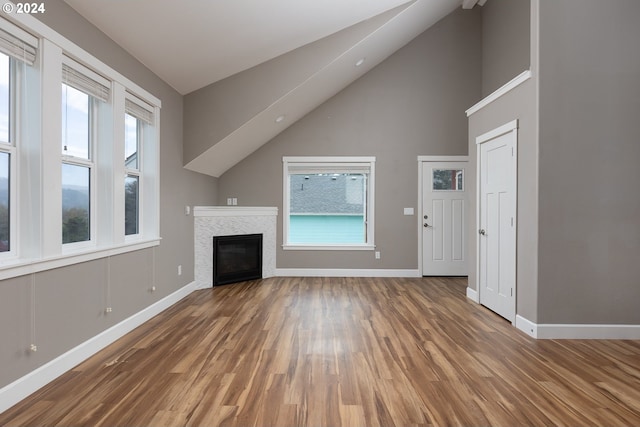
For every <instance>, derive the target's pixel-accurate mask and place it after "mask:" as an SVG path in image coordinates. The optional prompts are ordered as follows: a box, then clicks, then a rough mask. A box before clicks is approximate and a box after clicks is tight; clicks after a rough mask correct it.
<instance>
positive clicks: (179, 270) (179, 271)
mask: <svg viewBox="0 0 640 427" xmlns="http://www.w3.org/2000/svg"><path fill="white" fill-rule="evenodd" d="M178 276H182V264H180V265H179V266H178Z"/></svg>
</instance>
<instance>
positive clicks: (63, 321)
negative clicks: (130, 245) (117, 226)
mask: <svg viewBox="0 0 640 427" xmlns="http://www.w3.org/2000/svg"><path fill="white" fill-rule="evenodd" d="M37 17H38V18H39V19H41V20H42V21H43V22H44V23H45V24H47V25H48V26H50V27H51V28H53V29H54V30H56V31H58V32H59V33H61V34H62V35H63V36H65V37H67V38H68V39H70V40H71V41H73V42H75V43H76V44H78V45H79V46H80V47H82V48H84V49H85V50H87V51H88V52H89V53H91V54H92V55H94V56H95V57H97V58H98V59H100V60H102V61H103V62H105V63H106V64H108V65H109V66H111V67H112V68H114V69H116V70H117V71H119V72H120V73H122V74H123V75H125V76H127V77H128V78H129V79H131V80H132V81H134V82H136V83H137V84H138V85H140V86H141V87H143V88H144V89H146V90H148V91H149V92H151V93H153V94H154V95H155V96H157V97H158V98H160V99H161V100H162V110H161V128H160V145H161V148H160V169H161V176H160V235H161V237H162V242H161V244H160V246H159V247H156V248H154V249H148V250H142V251H136V252H131V253H127V254H123V255H119V256H115V257H111V258H109V259H107V258H105V259H100V260H96V261H92V262H87V263H81V264H76V265H73V266H70V267H65V268H60V269H55V270H50V271H46V272H42V273H38V274H35V275H33V276H25V277H18V278H15V279H9V280H4V281H2V282H0V343H1V345H0V366H1V368H0V387H2V386H5V385H7V384H9V383H11V382H12V381H14V380H16V379H17V378H20V377H21V376H23V375H25V374H27V373H28V372H30V371H32V370H33V369H35V368H37V367H38V366H40V365H42V364H44V363H46V362H48V361H50V360H52V359H53V358H55V357H57V356H59V355H60V354H62V353H64V352H66V351H67V350H69V349H71V348H73V347H75V346H76V345H78V344H80V343H82V342H83V341H86V340H87V339H89V338H91V337H92V336H94V335H96V334H98V333H100V332H101V331H103V330H105V329H106V328H108V327H110V326H112V325H114V324H116V323H118V322H120V321H122V320H123V319H125V318H127V317H129V316H131V315H132V314H134V313H136V312H138V311H140V310H142V309H144V308H145V307H147V306H149V305H150V304H153V303H154V302H156V301H158V300H159V299H161V298H163V297H165V296H166V295H168V294H170V293H172V292H174V291H176V290H177V289H179V288H181V287H183V286H185V285H186V284H188V283H190V282H192V281H193V217H192V216H185V215H184V206H185V205H191V206H193V205H212V204H214V203H215V201H216V198H217V193H216V192H217V180H216V179H214V178H211V177H207V176H204V175H200V174H196V173H193V172H190V171H186V170H184V169H183V168H182V164H183V162H182V110H183V105H182V102H183V101H182V96H181V95H180V94H178V93H177V92H176V91H174V90H173V89H172V88H171V87H169V86H168V85H167V84H166V83H164V82H162V81H161V80H160V79H159V78H158V77H156V76H155V75H154V74H152V73H151V72H150V71H149V70H148V69H147V68H145V67H144V66H143V65H142V64H140V63H139V62H138V61H136V60H135V59H134V58H132V57H131V56H130V55H129V54H127V53H126V52H125V51H124V50H123V49H121V48H120V47H118V46H117V45H116V44H115V43H114V42H113V41H112V40H110V39H109V38H107V37H106V36H105V35H104V34H102V33H101V32H99V31H97V29H96V28H95V27H93V26H92V25H91V24H89V23H88V22H87V21H86V20H84V19H83V18H82V17H80V16H79V15H78V14H77V13H76V12H75V11H73V10H72V9H71V8H70V7H69V6H67V5H66V3H64V2H63V1H61V0H47V12H46V13H45V14H42V15H37ZM154 256H155V262H154V259H153V258H154ZM154 264H155V269H156V270H155V277H156V283H155V285H156V287H157V291H156V292H154V293H151V292H149V288H150V287H151V284H152V283H151V278H152V277H153V275H154V272H153V271H152V266H153V265H154ZM178 264H182V267H183V274H182V276H178V275H177V265H178ZM108 272H109V274H110V279H111V280H110V283H108V282H107V273H108ZM108 298H109V303H110V304H109V305H110V306H111V307H113V312H112V313H110V314H109V315H105V313H104V309H105V307H106V305H105V304H106V303H107V299H108ZM31 319H34V322H32V320H31ZM33 341H35V344H37V345H38V352H37V353H29V352H28V351H27V350H28V348H29V345H30V344H31V343H32V342H33Z"/></svg>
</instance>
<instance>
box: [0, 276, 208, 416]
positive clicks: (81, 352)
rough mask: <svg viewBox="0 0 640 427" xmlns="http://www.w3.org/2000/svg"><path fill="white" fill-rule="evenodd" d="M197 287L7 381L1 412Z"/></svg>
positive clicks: (0, 401)
mask: <svg viewBox="0 0 640 427" xmlns="http://www.w3.org/2000/svg"><path fill="white" fill-rule="evenodd" d="M195 289H196V282H191V283H190V284H188V285H186V286H184V287H183V288H180V289H178V290H177V291H175V292H174V293H172V294H170V295H167V296H166V297H164V298H163V299H161V300H160V301H158V302H156V303H154V304H152V305H150V306H149V307H147V308H145V309H143V310H142V311H140V312H138V313H136V314H134V315H133V316H131V317H129V318H127V319H125V320H123V321H122V322H120V323H118V324H117V325H114V326H112V327H110V328H109V329H107V330H105V331H103V332H101V333H99V334H98V335H96V336H94V337H93V338H90V339H88V340H87V341H85V342H83V343H82V344H80V345H78V346H77V347H75V348H72V349H71V350H69V351H67V352H66V353H64V354H62V355H60V356H58V357H56V358H55V359H53V360H51V361H50V362H47V363H46V364H44V365H42V366H41V367H39V368H37V369H35V370H33V371H31V372H29V373H28V374H27V375H25V376H23V377H22V378H18V379H17V380H15V381H14V382H12V383H11V384H8V385H6V386H5V387H3V388H2V389H0V413H2V412H4V411H6V410H7V409H9V408H10V407H12V406H13V405H15V404H16V403H18V402H20V401H21V400H22V399H24V398H26V397H27V396H29V395H30V394H32V393H34V392H35V391H37V390H38V389H40V388H42V387H44V386H45V385H47V384H48V383H50V382H51V381H53V380H54V379H56V378H58V377H59V376H60V375H62V374H64V373H65V372H67V371H69V370H70V369H73V368H74V367H75V366H76V365H78V364H79V363H81V362H83V361H84V360H86V359H88V358H89V357H91V356H93V355H94V354H95V353H97V352H98V351H100V350H102V349H103V348H105V347H106V346H108V345H109V344H111V343H113V342H115V341H116V340H117V339H119V338H121V337H122V336H124V335H126V334H127V333H129V332H131V331H132V330H133V329H135V328H137V327H138V326H140V325H142V324H143V323H144V322H146V321H147V320H149V319H151V318H152V317H154V316H156V315H157V314H159V313H161V312H162V311H164V310H166V309H167V308H169V307H171V306H172V305H173V304H175V303H177V302H178V301H180V300H181V299H183V298H184V297H186V296H187V295H189V294H190V293H191V292H193V291H194V290H195Z"/></svg>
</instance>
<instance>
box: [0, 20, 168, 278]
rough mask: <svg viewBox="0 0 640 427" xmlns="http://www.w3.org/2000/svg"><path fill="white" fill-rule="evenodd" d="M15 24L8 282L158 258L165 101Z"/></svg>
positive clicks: (4, 75)
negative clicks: (134, 254) (114, 259)
mask: <svg viewBox="0 0 640 427" xmlns="http://www.w3.org/2000/svg"><path fill="white" fill-rule="evenodd" d="M14 18H15V19H16V22H17V23H18V25H20V26H18V25H15V24H13V23H11V22H9V21H7V20H5V19H4V18H2V17H0V273H1V274H2V277H3V278H10V277H17V276H21V275H25V274H29V273H33V272H38V271H44V270H49V269H52V268H58V267H63V266H66V265H71V264H75V263H77V262H86V261H89V260H92V259H99V258H103V257H105V256H112V255H116V254H120V253H126V252H129V251H132V250H140V249H144V248H149V247H153V246H157V245H158V244H159V172H160V171H159V164H160V163H159V129H158V123H159V112H160V104H161V103H160V100H159V99H157V98H156V97H154V96H153V95H152V94H150V93H148V92H147V91H145V90H144V89H142V88H141V87H139V86H138V85H136V84H135V83H134V82H132V81H130V80H129V79H127V78H126V77H124V76H122V75H121V74H119V73H117V72H116V71H115V70H113V69H112V68H110V67H109V66H107V65H105V64H103V63H102V62H100V61H99V60H97V59H96V58H94V57H92V56H91V55H89V54H88V53H87V52H85V51H83V50H82V49H81V48H79V47H78V46H77V45H75V44H73V43H71V42H69V41H68V40H66V39H65V38H64V37H62V36H60V35H59V34H57V33H55V32H54V31H52V30H51V29H49V28H47V27H46V26H45V25H44V24H42V23H41V22H39V21H37V20H33V19H31V20H27V21H23V19H22V18H24V17H22V16H17V15H16V16H15V17H14ZM26 18H29V17H26ZM44 70H47V72H43V71H44ZM134 94H135V96H134ZM18 196H19V197H18Z"/></svg>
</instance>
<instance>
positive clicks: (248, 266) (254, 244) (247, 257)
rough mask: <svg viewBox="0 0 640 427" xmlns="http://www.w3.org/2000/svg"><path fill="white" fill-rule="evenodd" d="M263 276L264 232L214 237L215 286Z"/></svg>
mask: <svg viewBox="0 0 640 427" xmlns="http://www.w3.org/2000/svg"><path fill="white" fill-rule="evenodd" d="M261 278H262V234H242V235H237V236H214V237H213V286H218V285H226V284H229V283H236V282H242V281H245V280H253V279H261Z"/></svg>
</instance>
